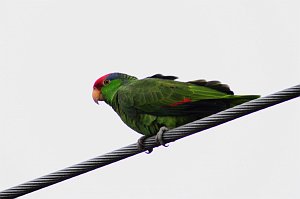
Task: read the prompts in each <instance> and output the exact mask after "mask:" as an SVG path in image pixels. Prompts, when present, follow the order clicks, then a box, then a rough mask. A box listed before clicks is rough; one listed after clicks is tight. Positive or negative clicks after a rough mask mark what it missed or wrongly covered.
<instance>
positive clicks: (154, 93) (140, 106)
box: [117, 78, 233, 116]
mask: <svg viewBox="0 0 300 199" xmlns="http://www.w3.org/2000/svg"><path fill="white" fill-rule="evenodd" d="M231 96H233V95H231V94H228V93H224V92H221V91H218V90H215V89H212V88H209V87H206V86H200V85H197V84H196V83H194V82H191V83H184V82H178V81H172V80H166V79H158V78H146V79H143V80H139V81H135V82H133V83H130V84H128V85H124V86H122V87H121V88H120V89H119V91H118V94H117V100H118V104H119V106H120V108H122V110H123V111H125V112H126V114H129V115H130V114H133V115H134V114H136V113H146V114H152V115H157V116H183V115H191V114H203V115H209V114H212V113H216V112H218V111H221V110H224V109H226V108H228V107H229V101H228V100H226V99H228V98H230V97H231Z"/></svg>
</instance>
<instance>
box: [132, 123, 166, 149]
mask: <svg viewBox="0 0 300 199" xmlns="http://www.w3.org/2000/svg"><path fill="white" fill-rule="evenodd" d="M167 130H169V129H168V128H167V127H165V126H163V127H161V128H160V129H159V131H158V133H157V134H156V136H155V141H156V143H157V144H159V145H162V146H164V147H167V146H168V145H166V143H165V141H164V139H163V134H164V132H166V131H167ZM148 137H150V136H146V135H143V136H142V137H140V138H139V139H138V141H137V145H138V149H139V150H145V149H146V148H145V144H144V142H145V140H146V139H147V138H148ZM152 151H153V148H152V149H147V151H146V153H147V154H149V153H151V152H152Z"/></svg>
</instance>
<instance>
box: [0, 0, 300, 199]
mask: <svg viewBox="0 0 300 199" xmlns="http://www.w3.org/2000/svg"><path fill="white" fill-rule="evenodd" d="M299 9H300V1H298V0H290V1H279V0H269V1H267V0H253V1H246V0H242V1H240V0H236V1H235V0H229V1H223V0H195V1H192V0H186V1H165V0H159V1H156V0H152V1H143V0H139V1H137V0H136V1H133V0H127V1H117V0H115V1H91V0H86V1H74V0H73V1H71V0H59V1H58V0H56V1H55V0H27V1H21V0H19V1H17V0H9V1H5V0H2V1H0V90H1V103H0V136H1V137H0V161H1V164H0V190H3V189H6V188H9V187H11V186H15V185H18V184H20V183H23V182H26V181H28V180H32V179H34V178H37V177H40V176H42V175H45V174H48V173H50V172H53V171H56V170H58V169H62V168H65V167H67V166H70V165H73V164H76V163H78V162H81V161H84V160H87V159H90V158H93V157H95V156H98V155H101V154H104V153H106V152H109V151H112V150H114V149H117V148H120V147H123V146H126V145H128V144H131V143H133V142H135V141H136V140H137V139H138V138H139V137H140V135H139V134H137V133H135V132H133V131H132V130H131V129H129V128H128V127H127V126H126V125H125V124H123V123H122V121H121V120H120V119H119V118H118V116H117V114H115V113H114V112H113V110H112V109H111V108H110V107H109V106H107V105H106V104H104V103H103V104H100V105H99V106H97V105H96V104H95V103H94V102H93V100H92V98H91V91H92V85H93V83H94V81H95V80H96V79H97V78H98V77H100V76H102V75H104V74H106V73H109V72H116V71H117V72H123V73H127V74H131V75H135V76H137V77H139V78H143V77H146V76H149V75H153V74H155V73H162V74H165V75H176V76H179V77H180V80H183V81H186V80H194V79H202V78H204V79H207V80H215V79H217V80H220V81H222V82H224V83H227V84H229V85H230V86H231V88H232V90H234V91H235V93H237V94H261V95H268V94H271V93H273V92H276V91H279V90H282V89H285V88H288V87H291V86H294V85H297V84H299V75H300V12H299ZM299 119H300V101H299V99H294V100H292V101H288V102H286V103H283V104H280V105H277V106H275V107H272V108H269V109H266V110H263V111H261V112H258V113H255V114H252V115H249V116H246V117H243V118H240V119H238V120H235V121H232V122H229V123H226V124H224V125H222V126H219V127H216V128H212V129H209V130H207V131H205V132H202V133H199V134H196V135H193V136H190V137H188V138H185V139H182V140H180V141H177V142H175V143H172V144H170V146H169V147H168V148H158V149H156V150H154V152H153V153H152V154H151V155H147V154H144V153H143V154H140V155H137V156H134V157H131V158H129V159H126V160H123V161H120V162H118V163H115V164H112V165H110V166H107V167H104V168H101V169H98V170H95V171H92V172H90V173H87V174H84V175H81V176H79V177H75V178H73V179H70V180H67V181H64V182H62V183H59V184H56V185H54V186H51V187H48V188H45V189H42V190H39V191H36V192H34V193H31V194H28V195H26V196H24V197H23V198H30V199H35V198H38V199H39V198H43V199H44V198H75V199H76V198H130V199H140V198H149V199H150V198H151V199H152V198H205V199H214V198H222V199H223V198H230V199H234V198H264V199H265V198H272V199H273V198H299V197H300V189H299V184H300V170H299V168H300V145H299V142H300V125H299V122H300V121H299Z"/></svg>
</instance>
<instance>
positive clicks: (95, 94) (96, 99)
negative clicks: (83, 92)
mask: <svg viewBox="0 0 300 199" xmlns="http://www.w3.org/2000/svg"><path fill="white" fill-rule="evenodd" d="M92 97H93V100H94V102H95V103H96V104H99V103H98V102H99V101H103V96H102V93H101V90H99V89H97V88H94V90H93V93H92Z"/></svg>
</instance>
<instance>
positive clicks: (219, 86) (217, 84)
mask: <svg viewBox="0 0 300 199" xmlns="http://www.w3.org/2000/svg"><path fill="white" fill-rule="evenodd" d="M188 83H191V84H195V85H198V86H205V87H208V88H212V89H215V90H217V91H221V92H224V93H227V94H229V95H233V94H234V93H233V91H232V90H230V88H229V86H228V85H227V84H222V83H221V82H219V81H216V80H214V81H206V80H204V79H200V80H194V81H189V82H188Z"/></svg>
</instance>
